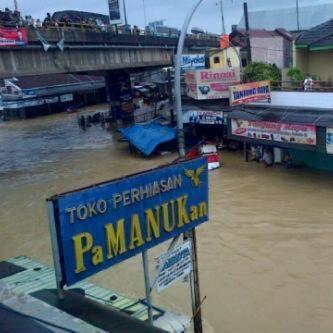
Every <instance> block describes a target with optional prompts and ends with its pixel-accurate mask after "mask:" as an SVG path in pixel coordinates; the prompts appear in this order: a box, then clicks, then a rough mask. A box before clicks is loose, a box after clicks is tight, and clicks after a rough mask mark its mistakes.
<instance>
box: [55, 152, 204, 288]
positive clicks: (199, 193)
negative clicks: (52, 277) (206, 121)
mask: <svg viewBox="0 0 333 333" xmlns="http://www.w3.org/2000/svg"><path fill="white" fill-rule="evenodd" d="M50 201H52V202H53V207H54V221H55V222H54V223H55V227H56V228H55V229H56V231H57V235H52V237H56V238H57V239H56V241H57V244H58V248H59V257H60V266H61V275H62V280H63V281H62V282H63V283H64V284H66V285H72V284H74V283H76V282H78V281H80V280H82V279H85V278H87V277H89V276H91V275H94V274H95V273H97V272H99V271H101V270H104V269H106V268H109V267H111V266H113V265H115V264H117V263H120V262H122V261H124V260H126V259H128V258H130V257H132V256H134V255H136V254H138V253H140V252H142V251H144V250H147V249H149V248H152V247H154V246H156V245H158V244H160V243H162V242H164V241H166V240H168V239H170V238H172V237H175V236H177V235H179V234H181V233H184V232H186V231H187V230H190V229H192V228H194V227H196V226H197V225H199V224H201V223H203V222H205V221H207V220H208V169H207V159H206V158H203V157H201V158H198V159H194V160H190V161H184V162H180V163H177V164H173V165H170V166H167V167H162V168H158V169H154V170H151V171H148V172H144V173H140V174H137V175H133V176H128V177H126V178H123V179H118V180H114V181H110V182H106V183H102V184H98V185H94V186H91V187H89V188H86V189H81V190H78V191H73V192H70V193H66V194H62V195H58V196H55V197H53V198H51V199H50Z"/></svg>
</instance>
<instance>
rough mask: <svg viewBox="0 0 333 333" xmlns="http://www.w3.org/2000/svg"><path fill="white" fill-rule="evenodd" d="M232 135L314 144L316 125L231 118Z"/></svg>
mask: <svg viewBox="0 0 333 333" xmlns="http://www.w3.org/2000/svg"><path fill="white" fill-rule="evenodd" d="M231 131H232V135H235V136H240V137H245V138H249V139H255V140H266V141H276V142H283V143H292V144H303V145H311V146H315V145H316V141H317V140H316V126H314V125H298V124H283V123H276V122H269V121H248V120H241V119H232V120H231Z"/></svg>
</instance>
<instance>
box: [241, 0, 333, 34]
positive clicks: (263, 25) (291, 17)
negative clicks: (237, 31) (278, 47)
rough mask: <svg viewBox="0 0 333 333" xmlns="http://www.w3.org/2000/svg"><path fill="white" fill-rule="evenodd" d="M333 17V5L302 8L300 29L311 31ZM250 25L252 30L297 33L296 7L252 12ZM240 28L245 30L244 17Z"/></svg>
mask: <svg viewBox="0 0 333 333" xmlns="http://www.w3.org/2000/svg"><path fill="white" fill-rule="evenodd" d="M332 15H333V3H331V4H323V5H316V6H306V7H301V8H300V9H299V18H300V29H301V30H307V29H311V28H313V27H314V26H316V25H318V24H321V23H323V22H325V21H328V20H330V19H332ZM249 24H250V28H251V29H268V30H274V29H276V28H284V29H286V30H288V31H297V30H298V29H297V14H296V5H295V7H293V8H281V9H274V10H261V11H252V12H251V11H250V13H249ZM238 28H243V29H244V28H245V20H244V16H243V17H242V19H241V21H240V22H239V24H238Z"/></svg>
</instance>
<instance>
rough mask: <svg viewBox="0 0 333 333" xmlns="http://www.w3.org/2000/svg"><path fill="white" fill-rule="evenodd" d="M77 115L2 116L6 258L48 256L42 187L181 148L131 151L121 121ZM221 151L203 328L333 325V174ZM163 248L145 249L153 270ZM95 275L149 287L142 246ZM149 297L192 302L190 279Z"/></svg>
mask: <svg viewBox="0 0 333 333" xmlns="http://www.w3.org/2000/svg"><path fill="white" fill-rule="evenodd" d="M90 110H95V111H96V110H101V111H105V110H106V106H103V105H102V106H98V107H95V108H94V109H87V110H85V111H86V112H89V111H90ZM76 117H77V116H76V115H69V114H60V115H53V116H48V117H44V118H39V119H32V120H25V121H14V122H8V123H0V198H1V200H0V223H1V229H0V260H5V259H8V258H10V257H13V256H16V255H27V256H29V257H31V258H33V259H35V260H38V261H41V262H43V263H46V264H49V265H51V264H52V255H51V248H50V237H49V229H48V221H47V215H46V205H45V199H46V198H47V197H49V196H51V195H53V194H56V193H59V192H64V191H67V190H71V189H75V188H78V187H82V186H86V185H89V184H92V183H96V182H101V181H105V180H108V179H112V178H115V177H119V176H122V175H126V174H128V173H133V172H138V171H140V170H145V169H147V168H152V167H155V166H157V165H160V164H164V163H165V162H168V161H171V160H172V159H173V158H174V157H175V155H168V156H164V157H154V158H151V159H145V158H142V157H140V156H136V155H130V154H129V152H128V149H127V145H126V144H124V143H119V142H118V141H117V139H118V135H117V133H116V132H114V131H106V130H103V129H102V128H101V126H99V125H97V126H93V127H91V128H88V129H87V130H86V131H82V130H80V129H79V127H78V125H77V119H76ZM221 157H222V160H223V164H224V166H223V168H221V169H219V170H216V171H213V172H211V173H210V221H209V223H206V224H204V225H202V226H201V227H199V228H198V232H197V238H198V253H199V269H200V282H201V295H202V297H203V296H207V299H206V301H205V302H204V304H203V317H204V320H205V323H204V327H205V332H208V333H212V332H214V333H220V332H223V333H228V332H230V333H231V332H232V333H234V332H237V333H243V332H244V333H248V332H255V333H266V332H270V333H296V332H297V333H314V332H320V333H331V332H332V331H333V315H332V314H333V288H332V283H333V241H332V240H333V218H332V217H333V204H332V203H333V201H332V198H333V175H330V174H328V173H319V172H315V171H310V170H286V169H284V168H282V167H273V168H267V169H265V168H263V167H261V166H260V165H258V164H256V163H254V162H253V163H252V162H251V163H244V162H243V161H242V156H241V154H238V153H228V152H222V153H221ZM164 248H165V246H161V247H158V248H155V249H153V250H152V251H150V262H151V265H150V266H151V268H152V269H153V263H154V257H155V256H157V255H158V254H159V253H160V252H161V251H162V250H163V249H164ZM91 280H92V281H93V282H96V283H98V284H99V285H102V286H104V287H106V288H108V289H113V290H115V291H117V292H119V293H123V294H125V295H128V296H131V297H136V298H144V287H143V273H142V268H141V258H140V256H137V257H135V258H133V259H131V260H129V261H126V262H125V263H122V264H119V265H117V266H115V267H113V268H111V269H109V270H107V271H104V272H102V273H99V274H97V275H96V276H95V277H94V278H92V279H91ZM153 299H154V303H155V305H157V306H160V307H164V308H168V309H171V310H174V311H177V312H181V313H188V314H189V313H190V293H189V288H188V285H186V284H185V283H178V284H177V285H175V286H174V287H172V288H169V289H168V290H166V291H165V292H164V293H162V294H160V295H157V294H156V293H154V295H153Z"/></svg>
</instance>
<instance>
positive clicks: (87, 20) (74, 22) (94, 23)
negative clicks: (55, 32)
mask: <svg viewBox="0 0 333 333" xmlns="http://www.w3.org/2000/svg"><path fill="white" fill-rule="evenodd" d="M43 26H44V27H84V28H99V29H101V30H105V28H106V24H105V23H104V22H103V21H102V20H101V19H98V18H95V17H82V16H80V15H75V14H63V15H61V16H60V17H57V18H54V17H52V16H51V14H50V13H47V14H46V17H45V19H44V21H43Z"/></svg>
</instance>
